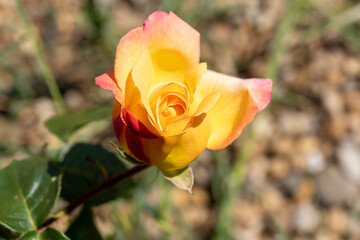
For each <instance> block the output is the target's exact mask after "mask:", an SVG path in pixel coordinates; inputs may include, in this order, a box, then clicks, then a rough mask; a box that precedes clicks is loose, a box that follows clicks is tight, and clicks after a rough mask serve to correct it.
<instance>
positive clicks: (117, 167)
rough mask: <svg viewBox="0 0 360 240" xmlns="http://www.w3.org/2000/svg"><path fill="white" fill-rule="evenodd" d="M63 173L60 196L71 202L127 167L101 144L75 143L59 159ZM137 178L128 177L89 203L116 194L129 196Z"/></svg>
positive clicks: (96, 202)
mask: <svg viewBox="0 0 360 240" xmlns="http://www.w3.org/2000/svg"><path fill="white" fill-rule="evenodd" d="M60 161H61V162H60V163H59V167H60V171H61V173H62V174H63V180H62V191H61V196H62V197H63V198H64V199H66V200H67V201H69V202H72V201H74V200H76V199H77V198H79V197H80V196H82V195H84V194H85V193H87V192H89V191H90V190H92V189H94V188H95V187H97V186H98V185H100V184H101V183H103V182H104V181H105V180H106V179H107V178H108V177H110V176H113V175H117V174H119V173H121V172H123V171H124V170H126V167H125V165H124V164H123V163H122V162H121V161H120V160H119V159H118V158H117V157H116V156H115V155H114V154H113V153H111V152H108V151H106V150H105V149H103V148H102V147H101V146H94V145H91V144H84V143H80V144H76V145H74V146H73V147H72V148H70V150H69V151H68V153H66V154H65V155H64V156H63V159H62V160H61V159H60ZM133 187H134V182H133V181H132V180H131V179H127V180H125V181H123V182H121V183H119V184H117V185H116V186H114V187H112V188H110V189H109V190H107V191H105V192H103V193H101V194H99V195H98V196H96V197H95V198H93V199H91V200H90V201H89V202H88V204H89V205H98V204H101V203H105V202H108V201H110V200H113V199H115V198H117V197H120V196H122V197H124V196H127V195H128V193H129V190H130V189H131V188H133Z"/></svg>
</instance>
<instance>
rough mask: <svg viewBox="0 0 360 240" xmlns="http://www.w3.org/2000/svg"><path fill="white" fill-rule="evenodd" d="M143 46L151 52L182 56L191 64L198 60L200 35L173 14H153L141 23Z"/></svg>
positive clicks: (158, 12) (159, 12)
mask: <svg viewBox="0 0 360 240" xmlns="http://www.w3.org/2000/svg"><path fill="white" fill-rule="evenodd" d="M143 30H144V33H145V44H146V47H147V48H148V49H150V50H151V52H155V51H158V50H163V49H169V50H176V51H178V52H179V53H181V54H183V55H184V56H185V57H186V58H187V60H188V61H189V62H190V63H192V64H197V63H198V62H199V59H200V34H199V33H198V32H197V31H196V30H195V29H194V28H192V27H191V26H190V25H189V24H187V23H186V22H184V21H183V20H182V19H180V18H179V17H178V16H176V15H175V14H174V13H173V12H170V13H165V12H161V11H157V12H154V13H153V14H151V15H150V16H149V18H148V19H147V20H146V21H144V23H143Z"/></svg>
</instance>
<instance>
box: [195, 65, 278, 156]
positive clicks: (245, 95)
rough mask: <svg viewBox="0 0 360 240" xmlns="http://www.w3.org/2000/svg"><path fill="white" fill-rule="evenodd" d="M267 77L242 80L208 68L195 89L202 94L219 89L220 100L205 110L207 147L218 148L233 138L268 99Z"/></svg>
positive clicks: (269, 82)
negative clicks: (208, 109)
mask: <svg viewBox="0 0 360 240" xmlns="http://www.w3.org/2000/svg"><path fill="white" fill-rule="evenodd" d="M271 88H272V81H271V80H270V79H247V80H242V79H239V78H235V77H230V76H226V75H224V74H220V73H216V72H213V71H208V72H207V73H205V75H204V76H203V78H202V79H201V80H200V83H199V85H198V88H197V91H199V92H198V93H199V94H200V95H202V96H205V95H207V94H208V93H212V92H220V99H219V100H218V102H217V103H216V105H215V107H214V108H212V109H211V110H210V111H209V112H208V114H207V115H208V116H207V118H209V119H210V121H211V133H210V138H209V142H208V143H207V148H209V149H221V148H224V147H226V146H227V145H229V144H230V143H231V142H232V141H234V140H235V139H236V138H237V137H238V136H239V135H240V133H241V132H242V130H243V129H244V127H245V126H246V125H247V124H248V123H250V122H251V121H252V120H253V118H254V117H255V114H256V113H257V112H259V111H261V110H263V109H264V108H265V107H266V106H267V105H268V104H269V102H270V99H271Z"/></svg>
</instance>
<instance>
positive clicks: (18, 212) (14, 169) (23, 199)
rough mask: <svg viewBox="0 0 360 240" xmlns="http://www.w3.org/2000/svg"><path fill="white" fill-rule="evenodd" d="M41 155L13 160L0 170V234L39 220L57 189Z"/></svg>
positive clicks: (35, 224)
mask: <svg viewBox="0 0 360 240" xmlns="http://www.w3.org/2000/svg"><path fill="white" fill-rule="evenodd" d="M47 168H48V162H47V160H46V159H44V158H35V157H34V158H30V159H26V160H23V161H14V162H13V163H12V164H11V165H10V166H8V167H6V168H4V169H2V170H1V171H0V192H1V194H0V234H1V236H2V237H15V236H18V235H20V234H21V233H23V232H27V231H29V230H36V228H37V227H38V226H39V225H41V224H42V223H43V221H44V220H45V218H46V217H47V216H48V214H49V213H50V211H51V209H52V208H53V206H54V204H55V201H56V199H57V197H58V195H59V191H60V179H59V178H60V177H53V176H51V175H49V173H48V172H47Z"/></svg>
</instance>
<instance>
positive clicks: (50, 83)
mask: <svg viewBox="0 0 360 240" xmlns="http://www.w3.org/2000/svg"><path fill="white" fill-rule="evenodd" d="M15 3H16V9H17V11H18V13H19V16H20V18H21V20H22V22H23V24H24V26H25V29H26V31H27V35H28V37H29V39H30V40H31V42H32V45H33V48H34V55H35V58H36V61H37V63H38V65H39V68H40V71H41V73H42V75H43V77H44V79H45V82H46V85H47V87H48V89H49V91H50V95H51V97H52V98H53V100H54V102H55V105H56V108H57V110H58V112H59V114H64V113H66V106H65V103H64V101H63V98H62V96H61V93H60V90H59V88H58V85H57V83H56V80H55V77H54V74H53V73H52V71H51V69H50V67H49V65H48V63H47V61H46V58H45V54H44V50H43V47H42V43H41V40H40V38H39V37H38V35H37V33H36V31H35V29H34V26H33V24H32V23H31V21H30V19H29V17H28V15H27V14H26V11H25V8H24V5H23V3H22V2H21V0H16V1H15Z"/></svg>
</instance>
